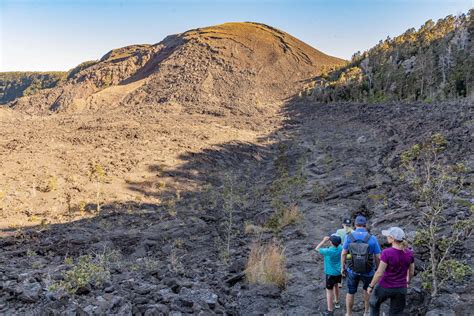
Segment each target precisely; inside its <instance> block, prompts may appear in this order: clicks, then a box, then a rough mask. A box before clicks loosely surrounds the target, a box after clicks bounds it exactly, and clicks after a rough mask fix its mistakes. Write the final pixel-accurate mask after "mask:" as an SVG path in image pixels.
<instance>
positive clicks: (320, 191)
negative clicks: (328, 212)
mask: <svg viewBox="0 0 474 316" xmlns="http://www.w3.org/2000/svg"><path fill="white" fill-rule="evenodd" d="M312 194H313V197H314V199H315V200H316V201H317V202H322V201H324V199H326V197H327V196H328V194H329V190H328V188H326V187H325V186H324V185H321V184H319V183H318V182H316V183H314V184H313V188H312Z"/></svg>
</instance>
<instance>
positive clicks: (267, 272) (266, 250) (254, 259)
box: [245, 242, 287, 288]
mask: <svg viewBox="0 0 474 316" xmlns="http://www.w3.org/2000/svg"><path fill="white" fill-rule="evenodd" d="M285 261H286V260H285V253H284V249H282V248H281V247H280V246H279V245H278V244H276V243H275V242H272V243H270V244H263V245H262V244H260V243H254V244H253V245H252V247H251V249H250V255H249V260H248V262H247V267H246V269H245V275H246V277H247V281H248V282H250V283H259V284H275V285H277V286H279V287H280V288H284V287H285V286H286V280H287V274H286V269H285Z"/></svg>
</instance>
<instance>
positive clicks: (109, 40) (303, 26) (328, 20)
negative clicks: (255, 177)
mask: <svg viewBox="0 0 474 316" xmlns="http://www.w3.org/2000/svg"><path fill="white" fill-rule="evenodd" d="M473 4H474V0H264V1H258V0H241V1H237V0H228V1H226V0H203V1H198V0H175V1H171V0H166V1H165V0H162V1H159V0H155V1H152V0H136V1H133V0H116V1H113V0H16V1H15V0H0V71H24V70H68V69H70V68H72V67H74V66H76V65H77V64H79V63H81V62H83V61H86V60H93V59H98V58H100V57H101V56H103V55H104V54H105V53H107V52H108V51H109V50H111V49H113V48H117V47H122V46H126V45H130V44H139V43H157V42H159V41H161V40H162V39H163V38H164V37H165V36H166V35H169V34H176V33H181V32H184V31H186V30H189V29H192V28H197V27H203V26H209V25H215V24H219V23H223V22H229V21H254V22H261V23H265V24H269V25H271V26H274V27H276V28H279V29H281V30H283V31H286V32H288V33H290V34H292V35H293V36H295V37H297V38H299V39H301V40H303V41H304V42H306V43H308V44H310V45H311V46H313V47H315V48H317V49H319V50H321V51H323V52H325V53H327V54H330V55H334V56H337V57H341V58H346V59H349V58H350V57H351V56H352V54H353V53H354V52H356V51H358V50H361V51H362V50H365V49H368V48H370V47H372V46H373V45H375V44H376V43H377V42H378V41H379V40H380V39H384V38H386V37H387V36H396V35H398V34H401V33H402V32H404V31H405V30H406V29H408V28H410V27H417V28H418V27H419V26H420V25H421V24H423V23H424V22H425V21H426V20H428V19H433V20H437V19H439V18H441V17H444V16H446V15H449V14H459V13H463V12H467V11H468V10H469V9H470V8H472V7H473V6H474V5H473Z"/></svg>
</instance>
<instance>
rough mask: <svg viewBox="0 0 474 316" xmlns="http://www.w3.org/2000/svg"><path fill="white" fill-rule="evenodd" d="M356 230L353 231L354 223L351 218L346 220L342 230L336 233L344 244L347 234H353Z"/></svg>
mask: <svg viewBox="0 0 474 316" xmlns="http://www.w3.org/2000/svg"><path fill="white" fill-rule="evenodd" d="M353 231H354V230H353V229H352V221H351V219H350V218H344V220H343V221H342V228H341V229H338V230H337V231H336V234H337V235H338V236H339V237H341V240H342V243H343V244H344V242H345V241H346V236H347V234H350V233H352V232H353Z"/></svg>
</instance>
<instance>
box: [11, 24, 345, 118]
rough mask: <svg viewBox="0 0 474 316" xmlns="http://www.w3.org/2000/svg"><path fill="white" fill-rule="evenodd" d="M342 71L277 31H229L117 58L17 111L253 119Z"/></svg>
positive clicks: (128, 50)
mask: <svg viewBox="0 0 474 316" xmlns="http://www.w3.org/2000/svg"><path fill="white" fill-rule="evenodd" d="M342 64H344V61H343V60H341V59H338V58H335V57H331V56H328V55H325V54H323V53H321V52H319V51H317V50H315V49H314V48H312V47H310V46H309V45H307V44H305V43H303V42H301V41H300V40H298V39H296V38H294V37H293V36H291V35H289V34H287V33H284V32H281V31H279V30H276V29H274V28H272V27H269V26H266V25H262V24H257V23H225V24H222V25H217V26H213V27H206V28H200V29H195V30H191V31H188V32H185V33H182V34H178V35H172V36H168V37H167V38H165V39H164V40H163V41H161V42H160V43H158V44H155V45H133V46H128V47H124V48H119V49H115V50H112V51H110V52H109V53H107V54H106V55H105V56H104V57H102V59H101V60H100V61H99V62H97V63H96V64H93V65H91V66H89V67H86V68H85V69H83V70H80V71H79V72H77V73H76V74H74V75H73V76H70V78H69V79H68V80H67V81H66V82H64V83H62V84H60V85H58V86H57V87H55V88H53V89H50V90H48V91H43V92H41V93H38V94H37V95H34V96H30V97H26V98H21V99H18V100H16V101H14V102H13V103H11V104H10V106H12V107H14V108H16V109H19V110H23V111H26V112H30V113H48V112H50V111H61V112H64V111H66V112H78V111H84V110H97V109H101V108H107V107H115V106H119V105H139V104H145V105H156V104H168V105H169V104H171V105H176V104H178V105H179V106H182V107H183V108H184V109H185V110H186V111H191V112H198V113H211V114H214V115H225V114H226V113H228V112H238V113H246V114H248V115H251V114H253V113H254V111H255V110H256V108H257V107H258V106H259V105H263V104H266V103H272V102H276V101H279V100H282V99H285V98H288V97H290V96H291V95H292V94H294V93H295V92H296V91H297V90H298V88H300V87H301V86H302V82H303V81H304V80H307V79H309V78H311V77H314V76H315V75H317V74H319V73H320V71H321V70H322V69H323V67H333V66H337V65H342Z"/></svg>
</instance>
